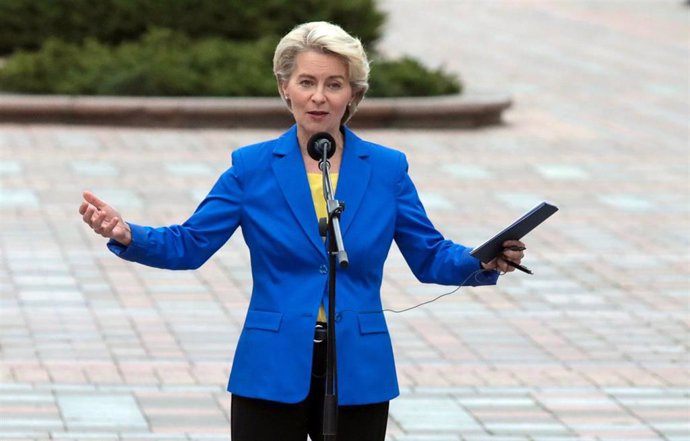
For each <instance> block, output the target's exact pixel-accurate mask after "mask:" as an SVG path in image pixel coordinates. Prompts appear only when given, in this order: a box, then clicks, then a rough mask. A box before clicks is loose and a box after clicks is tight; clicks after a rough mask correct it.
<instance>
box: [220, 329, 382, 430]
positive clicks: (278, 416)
mask: <svg viewBox="0 0 690 441" xmlns="http://www.w3.org/2000/svg"><path fill="white" fill-rule="evenodd" d="M326 347H327V346H326V342H325V341H324V342H322V343H314V363H313V369H312V378H311V388H310V390H309V396H307V399H306V400H304V401H302V402H300V403H297V404H285V403H279V402H276V401H266V400H258V399H255V398H247V397H242V396H239V395H233V396H232V405H231V406H232V407H231V416H230V419H231V421H230V426H231V431H232V441H306V439H307V435H309V437H310V438H311V440H312V441H322V440H323V435H322V432H323V396H324V393H325V372H326ZM387 423H388V401H384V402H382V403H375V404H365V405H361V406H338V435H337V441H384V439H385V437H386V424H387Z"/></svg>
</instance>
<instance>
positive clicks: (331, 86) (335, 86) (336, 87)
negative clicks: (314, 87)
mask: <svg viewBox="0 0 690 441" xmlns="http://www.w3.org/2000/svg"><path fill="white" fill-rule="evenodd" d="M328 87H330V88H331V89H334V90H338V89H340V88H342V87H343V85H342V84H340V83H331V84H329V85H328Z"/></svg>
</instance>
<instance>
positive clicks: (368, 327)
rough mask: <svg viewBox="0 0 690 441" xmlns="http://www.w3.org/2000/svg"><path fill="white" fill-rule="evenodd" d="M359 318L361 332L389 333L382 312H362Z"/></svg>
mask: <svg viewBox="0 0 690 441" xmlns="http://www.w3.org/2000/svg"><path fill="white" fill-rule="evenodd" d="M357 319H358V320H359V333H360V334H381V333H387V332H388V328H387V327H386V319H385V317H384V316H383V313H382V312H370V313H360V314H359V315H358V316H357Z"/></svg>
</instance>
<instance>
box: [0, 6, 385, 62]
mask: <svg viewBox="0 0 690 441" xmlns="http://www.w3.org/2000/svg"><path fill="white" fill-rule="evenodd" d="M384 18H385V17H384V15H383V13H381V12H379V11H378V10H377V9H376V7H375V3H374V0H288V1H286V0H95V1H94V0H0V54H7V53H10V52H13V51H15V50H18V49H30V50H34V49H38V48H40V47H41V46H42V45H43V42H44V41H46V40H48V39H49V38H58V39H60V40H63V41H66V42H71V43H83V42H84V41H86V39H87V38H94V39H96V40H98V41H100V42H102V43H105V44H109V45H118V44H120V43H122V42H124V41H129V40H138V39H140V38H141V37H142V36H143V35H144V34H145V33H146V32H147V31H148V29H149V28H151V27H157V28H168V29H172V30H174V31H176V32H179V33H181V34H185V35H187V36H188V37H190V38H207V37H221V38H225V39H231V40H243V41H248V40H257V39H261V38H264V37H270V36H274V37H278V36H281V35H284V34H285V33H287V32H288V31H289V30H290V29H292V27H294V26H295V25H296V24H299V23H304V22H308V21H315V20H326V21H331V22H333V23H338V24H339V25H340V26H342V27H343V28H344V29H345V30H347V31H348V32H350V33H351V34H353V35H356V36H358V37H359V38H360V39H361V40H362V42H363V43H364V44H365V46H367V47H371V46H372V45H373V43H374V42H375V41H376V40H377V39H378V38H379V37H380V27H381V25H382V24H383V21H384Z"/></svg>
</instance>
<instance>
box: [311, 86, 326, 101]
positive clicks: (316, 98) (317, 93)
mask: <svg viewBox="0 0 690 441" xmlns="http://www.w3.org/2000/svg"><path fill="white" fill-rule="evenodd" d="M311 100H312V101H314V102H315V103H322V102H324V101H325V100H326V96H325V95H324V93H323V90H322V89H320V88H319V89H316V91H315V92H314V94H313V95H312V96H311Z"/></svg>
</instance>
